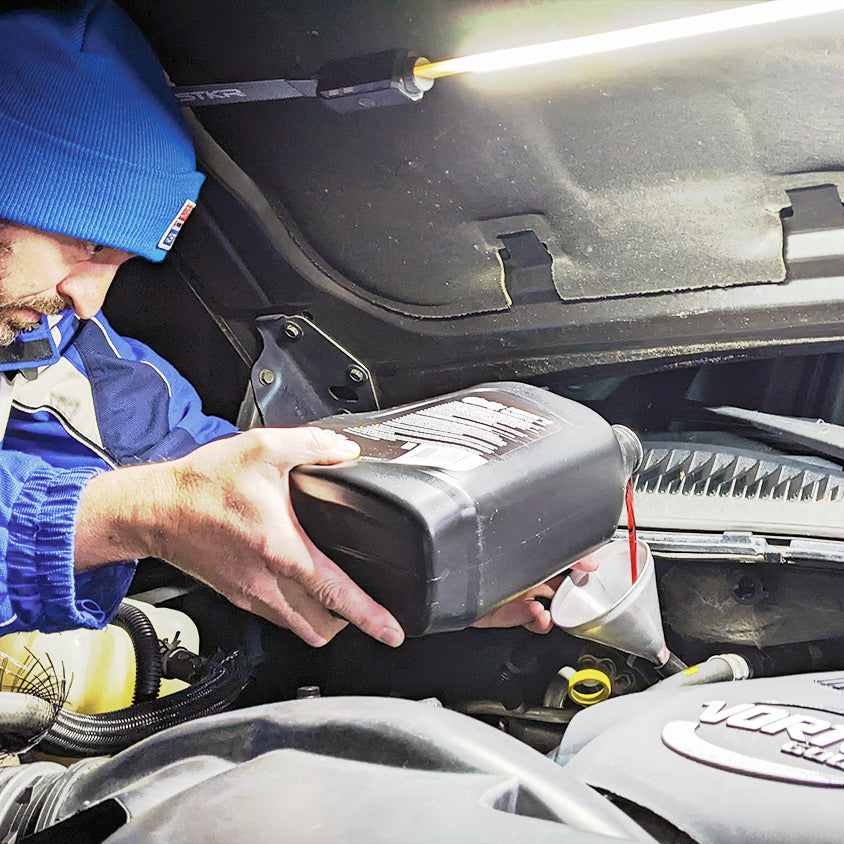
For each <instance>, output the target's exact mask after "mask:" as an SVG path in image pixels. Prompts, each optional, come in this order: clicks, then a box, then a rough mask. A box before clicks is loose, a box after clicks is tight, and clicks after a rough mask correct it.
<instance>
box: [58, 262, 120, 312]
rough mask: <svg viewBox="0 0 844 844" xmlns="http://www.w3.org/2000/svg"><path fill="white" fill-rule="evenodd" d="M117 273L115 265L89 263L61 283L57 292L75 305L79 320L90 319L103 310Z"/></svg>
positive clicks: (74, 308) (74, 309)
mask: <svg viewBox="0 0 844 844" xmlns="http://www.w3.org/2000/svg"><path fill="white" fill-rule="evenodd" d="M116 272H117V267H116V266H114V265H110V264H103V265H97V264H90V263H89V264H87V265H86V266H84V267H82V268H80V269H78V270H75V271H74V272H72V273H71V274H70V275H68V276H67V277H66V278H65V279H64V280H63V281H62V282H60V283H59V284H58V285H57V286H56V292H57V293H58V294H59V295H60V296H62V297H63V298H64V299H66V300H68V301H69V302H70V303H71V304H72V305H73V311H74V313H75V314H76V316H78V317H79V319H90V318H91V317H92V316H94V315H95V314H96V313H97V312H98V311H99V310H100V308H102V306H103V302H104V301H105V297H106V293H108V289H109V287H110V286H111V283H112V281H114V276H115V273H116Z"/></svg>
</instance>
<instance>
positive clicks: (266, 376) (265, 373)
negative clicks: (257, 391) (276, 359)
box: [258, 369, 275, 386]
mask: <svg viewBox="0 0 844 844" xmlns="http://www.w3.org/2000/svg"><path fill="white" fill-rule="evenodd" d="M258 380H259V381H260V382H261V383H262V384H264V385H266V386H269V385H270V384H272V383H273V381H275V373H274V372H273V371H272V370H271V369H262V370H261V371H260V372H259V373H258Z"/></svg>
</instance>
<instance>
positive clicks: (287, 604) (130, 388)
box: [0, 0, 552, 647]
mask: <svg viewBox="0 0 844 844" xmlns="http://www.w3.org/2000/svg"><path fill="white" fill-rule="evenodd" d="M203 179H204V177H203V176H202V175H201V174H200V173H198V172H196V169H195V160H194V153H193V147H192V144H191V140H190V137H189V135H188V133H187V130H186V128H185V125H184V122H183V120H182V117H181V114H180V112H179V109H178V107H177V105H176V103H175V101H174V99H173V97H172V95H171V93H170V91H169V89H168V87H167V85H166V82H165V79H164V76H163V73H162V71H161V67H160V65H159V64H158V62H157V60H156V58H155V56H154V55H153V53H152V51H151V49H150V48H149V46H148V45H147V43H146V42H145V41H144V39H143V38H142V36H141V35H140V33H139V32H138V31H137V30H136V29H135V27H134V25H133V24H132V23H131V22H130V21H129V20H128V18H127V17H126V16H125V15H124V14H123V13H122V12H121V11H120V10H119V8H118V7H117V6H116V5H114V4H113V3H112V2H109V0H87V2H84V3H83V4H82V6H81V8H80V9H73V10H70V11H44V10H41V11H18V12H12V13H9V14H6V15H2V16H0V343H2V349H0V369H2V370H4V372H5V374H4V375H3V376H2V377H0V430H3V429H4V428H5V437H4V440H3V449H2V451H1V452H0V632H12V631H15V630H22V629H41V630H44V631H48V632H49V631H54V630H61V629H66V628H69V627H77V626H83V627H99V626H102V625H104V624H105V623H106V622H107V621H108V620H109V619H110V618H111V616H112V615H113V613H114V612H115V610H116V608H117V605H118V604H119V602H120V600H121V599H122V597H123V596H124V594H125V592H126V590H127V588H128V586H129V583H130V580H131V577H132V574H133V570H134V561H135V560H136V559H137V558H139V557H147V556H152V557H160V558H162V559H165V560H167V561H169V562H171V563H172V564H174V565H175V566H177V567H179V568H180V569H182V570H184V571H185V572H188V573H189V574H191V575H193V576H195V577H196V578H198V579H200V580H202V581H204V582H205V583H207V584H208V585H210V586H211V587H213V588H214V589H216V590H217V591H219V592H221V593H222V594H224V595H225V596H226V597H228V598H229V599H230V600H231V601H232V602H233V603H235V604H236V605H238V606H240V607H242V608H244V609H247V610H249V611H251V612H253V613H257V614H258V615H261V616H263V617H264V618H267V619H269V620H270V621H272V622H275V623H276V624H278V625H281V626H284V627H287V628H289V629H291V630H292V631H293V632H294V633H296V634H297V635H298V636H300V637H301V638H302V639H303V640H304V641H306V642H308V643H309V644H311V645H317V646H318V645H322V644H324V643H326V642H327V641H329V640H330V639H331V638H332V637H333V636H334V635H335V634H336V633H337V632H338V631H339V630H340V629H342V628H343V627H344V626H345V625H346V624H347V623H348V622H351V623H352V624H354V625H356V626H357V627H359V628H360V629H361V630H363V631H364V632H365V633H368V634H369V635H370V636H373V637H374V638H375V639H378V640H379V641H381V642H384V643H385V644H387V645H390V646H394V647H395V646H398V645H400V644H401V642H402V640H403V637H404V634H403V632H402V630H401V627H400V626H399V624H398V622H397V621H396V620H395V618H394V617H393V616H392V615H391V614H390V613H389V612H388V611H387V610H386V609H385V608H384V607H382V606H380V605H379V604H377V603H376V602H375V601H373V600H372V599H371V598H370V597H369V596H368V595H366V594H365V593H364V592H363V591H362V590H361V589H360V588H358V587H357V586H356V585H355V584H354V583H353V582H352V581H351V580H350V579H349V578H348V577H347V576H346V575H345V574H344V572H342V570H340V569H339V568H338V567H337V566H335V565H334V564H333V563H332V562H331V560H329V559H328V558H327V557H326V556H325V555H323V554H322V553H321V552H320V551H319V550H318V549H317V548H316V547H315V545H314V544H313V542H312V541H311V540H310V539H309V538H308V537H307V536H306V535H305V533H304V531H303V530H302V528H301V527H300V526H299V524H298V522H297V520H296V517H295V515H294V513H293V510H292V508H291V504H290V499H289V494H288V481H287V476H288V473H289V471H290V469H291V468H292V467H293V466H295V465H297V464H299V463H305V462H313V463H334V462H339V461H342V460H348V459H354V458H355V457H357V456H358V453H359V452H358V448H357V446H356V445H355V444H354V443H352V442H351V441H349V440H347V439H345V438H344V437H342V436H340V435H337V434H334V433H332V432H330V431H325V430H319V429H315V428H299V429H288V430H282V429H260V430H254V431H250V432H246V433H240V434H237V433H236V432H235V429H234V428H233V426H232V425H230V424H229V423H227V422H225V421H223V420H220V419H215V418H212V417H208V416H205V415H204V414H202V412H201V408H200V403H199V399H198V396H197V395H196V393H195V391H194V390H193V389H192V388H191V387H190V386H189V385H188V384H187V383H186V382H185V381H184V380H183V379H182V378H181V377H180V376H179V375H178V374H177V373H176V372H175V370H173V368H172V367H170V366H169V365H168V364H167V363H166V362H165V361H163V360H162V359H161V358H159V357H158V356H157V355H155V354H154V353H153V352H152V351H151V350H150V349H148V348H146V347H145V346H143V345H142V344H139V343H137V342H135V341H131V340H127V339H125V338H122V337H119V336H118V335H117V334H116V333H115V332H114V331H113V330H112V329H111V327H110V326H109V325H108V323H107V321H106V320H105V318H104V317H103V315H102V313H101V312H100V308H101V306H102V304H103V300H104V298H105V295H106V292H107V291H108V288H109V286H110V284H111V282H112V280H113V278H114V275H115V273H116V272H117V270H118V268H119V267H120V266H121V265H122V264H123V263H124V262H125V261H127V260H130V259H133V258H134V257H136V256H140V257H141V258H144V259H147V260H150V261H161V260H162V259H163V258H164V257H165V256H166V254H167V251H169V249H170V248H171V246H172V244H173V241H174V240H175V238H176V236H177V235H178V233H179V230H180V229H181V227H182V225H183V224H184V221H185V220H186V219H187V216H188V214H189V213H190V210H191V208H192V207H193V205H194V203H195V202H196V200H197V196H198V193H199V188H200V186H201V184H202V181H203ZM138 304H139V307H142V305H143V303H138ZM551 591H552V590H551V589H550V587H547V586H546V587H540V588H539V590H538V592H536V593H531V595H528V596H525V597H524V598H523V599H520V600H517V601H516V602H514V603H512V604H510V605H507V606H506V607H503V608H502V609H501V610H500V611H499V612H498V613H497V614H494V615H493V617H491V618H490V619H486V620H484V622H483V624H484V625H487V626H489V625H495V626H515V625H518V624H524V625H525V626H528V627H529V628H530V629H534V630H536V631H538V632H545V631H547V630H548V629H549V628H550V626H551V622H550V616H549V614H548V612H547V610H544V609H543V608H542V607H541V605H540V604H539V603H537V602H536V601H533V600H530V598H532V597H533V595H534V594H542V595H548V594H551Z"/></svg>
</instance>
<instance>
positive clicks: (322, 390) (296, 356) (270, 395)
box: [251, 314, 378, 426]
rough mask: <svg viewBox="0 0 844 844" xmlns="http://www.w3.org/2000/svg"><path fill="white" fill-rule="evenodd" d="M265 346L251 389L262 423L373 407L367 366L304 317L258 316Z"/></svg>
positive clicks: (375, 405) (283, 422) (293, 422)
mask: <svg viewBox="0 0 844 844" xmlns="http://www.w3.org/2000/svg"><path fill="white" fill-rule="evenodd" d="M257 325H258V331H259V332H260V334H261V339H262V340H263V343H264V348H263V350H262V351H261V354H260V355H259V356H258V360H257V361H256V362H255V365H254V366H253V367H252V375H251V381H252V389H253V391H254V394H255V402H256V404H257V406H258V410H259V412H260V414H261V419H262V421H263V423H264V425H271V426H276V425H281V426H283V425H300V424H303V423H305V422H312V421H313V420H314V419H321V418H323V417H325V416H333V415H335V414H337V413H358V412H365V411H369V410H377V409H378V400H377V398H376V396H375V387H374V385H373V382H372V375H371V374H370V372H369V370H368V369H367V367H366V366H365V365H364V364H363V363H362V362H361V361H359V360H358V359H357V358H355V357H354V356H353V355H352V354H350V353H349V352H348V351H347V350H346V349H344V348H343V347H342V346H341V345H340V344H339V343H336V342H335V341H334V340H332V339H331V338H330V337H329V336H328V335H327V334H325V333H324V332H323V331H320V329H319V328H317V327H316V325H314V323H312V322H311V321H310V320H309V319H307V318H306V317H303V316H284V315H283V314H271V315H269V316H263V317H258V319H257Z"/></svg>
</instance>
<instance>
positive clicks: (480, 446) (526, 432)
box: [342, 395, 560, 472]
mask: <svg viewBox="0 0 844 844" xmlns="http://www.w3.org/2000/svg"><path fill="white" fill-rule="evenodd" d="M559 429H560V423H559V422H558V421H556V420H554V419H549V418H548V417H546V416H542V415H540V414H539V413H536V412H535V411H533V410H529V409H528V408H526V407H524V406H523V405H520V404H519V403H516V402H513V401H512V400H511V399H504V398H503V397H500V396H499V397H497V398H496V399H490V398H486V397H484V396H480V395H467V396H463V397H462V398H453V399H449V400H447V401H444V402H435V403H431V404H426V405H422V406H417V407H416V408H415V409H412V410H408V409H403V410H398V411H396V412H395V413H394V414H389V413H387V414H385V415H383V416H379V419H378V421H377V422H376V421H373V422H371V423H368V424H363V425H354V426H347V427H344V428H342V432H343V433H344V434H345V435H346V436H348V437H350V438H352V439H354V440H355V441H356V442H357V443H358V444H359V445H360V447H361V459H363V460H366V459H377V460H387V461H389V462H392V463H402V464H405V465H409V466H427V467H429V468H436V469H446V470H449V471H452V472H467V471H470V470H472V469H477V468H478V467H479V466H483V465H484V464H486V463H487V462H489V461H490V460H494V459H496V458H499V457H501V456H503V455H504V454H506V453H507V452H510V451H513V450H514V449H517V448H520V447H521V446H524V445H527V444H528V443H531V442H535V441H536V440H539V439H542V438H544V437H546V436H548V435H550V434H552V433H554V432H556V431H558V430H559Z"/></svg>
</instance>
